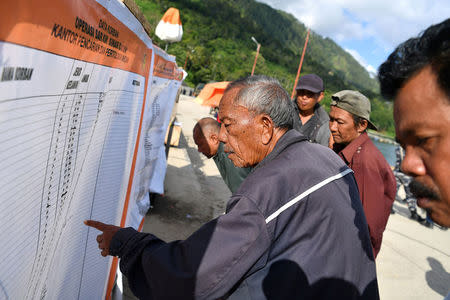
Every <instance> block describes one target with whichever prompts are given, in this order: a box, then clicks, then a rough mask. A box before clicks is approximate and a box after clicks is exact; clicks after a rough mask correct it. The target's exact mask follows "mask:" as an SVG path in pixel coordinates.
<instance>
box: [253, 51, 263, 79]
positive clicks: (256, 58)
mask: <svg viewBox="0 0 450 300" xmlns="http://www.w3.org/2000/svg"><path fill="white" fill-rule="evenodd" d="M259 48H261V44H258V47H256V55H255V62H254V63H253V68H252V74H251V75H252V76H253V73H255V68H256V61H257V60H258V55H259Z"/></svg>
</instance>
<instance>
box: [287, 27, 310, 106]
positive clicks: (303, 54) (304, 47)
mask: <svg viewBox="0 0 450 300" xmlns="http://www.w3.org/2000/svg"><path fill="white" fill-rule="evenodd" d="M308 39H309V28H308V32H307V33H306V39H305V46H303V52H302V57H301V58H300V64H299V65H298V71H297V77H295V82H294V87H293V88H292V95H291V98H292V99H294V96H295V87H296V86H297V82H298V78H299V77H300V71H301V69H302V64H303V58H304V57H305V52H306V46H308Z"/></svg>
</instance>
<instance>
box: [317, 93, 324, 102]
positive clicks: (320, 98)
mask: <svg viewBox="0 0 450 300" xmlns="http://www.w3.org/2000/svg"><path fill="white" fill-rule="evenodd" d="M323 96H324V94H323V92H320V94H319V98H317V102H320V101H322V99H323Z"/></svg>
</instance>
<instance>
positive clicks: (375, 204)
mask: <svg viewBox="0 0 450 300" xmlns="http://www.w3.org/2000/svg"><path fill="white" fill-rule="evenodd" d="M331 98H332V101H331V106H330V131H331V139H330V140H331V141H332V145H331V147H332V148H333V150H334V151H335V152H336V153H337V154H338V155H339V156H340V157H341V158H342V159H343V160H344V162H345V163H346V164H347V165H348V166H349V167H350V168H351V169H352V170H353V171H354V172H355V179H356V182H357V183H358V188H359V196H360V198H361V201H362V205H363V208H364V213H365V214H366V218H367V223H368V225H369V232H370V239H371V241H372V247H373V252H374V255H375V257H376V256H377V255H378V252H379V251H380V248H381V241H382V239H383V232H384V229H385V228H386V224H387V221H388V218H389V215H390V212H391V207H392V203H393V202H394V199H395V194H396V193H395V188H396V181H395V177H394V174H393V173H392V170H391V167H390V166H389V164H388V163H387V161H386V159H385V158H384V157H383V154H381V152H380V150H378V148H377V147H376V146H375V145H374V143H373V142H372V141H371V140H370V138H369V136H368V135H367V132H366V131H367V128H371V129H374V130H377V128H376V127H375V125H373V124H372V123H371V122H370V111H371V107H370V101H369V99H367V98H366V96H364V95H363V94H361V93H360V92H358V91H350V90H344V91H340V92H338V93H336V94H334V95H333V96H332V97H331ZM333 142H334V143H333Z"/></svg>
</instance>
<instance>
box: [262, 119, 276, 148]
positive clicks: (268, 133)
mask: <svg viewBox="0 0 450 300" xmlns="http://www.w3.org/2000/svg"><path fill="white" fill-rule="evenodd" d="M259 122H260V124H261V125H262V134H261V142H262V143H263V144H264V145H267V144H269V143H270V141H271V140H272V137H273V129H274V124H273V121H272V118H270V117H269V116H268V115H260V116H259Z"/></svg>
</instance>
